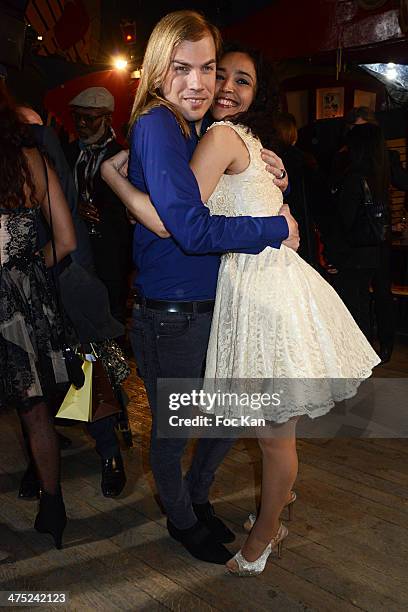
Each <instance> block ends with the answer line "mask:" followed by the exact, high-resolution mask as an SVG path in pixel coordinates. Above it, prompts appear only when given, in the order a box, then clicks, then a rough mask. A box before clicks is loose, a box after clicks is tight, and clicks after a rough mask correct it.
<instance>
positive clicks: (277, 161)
mask: <svg viewBox="0 0 408 612" xmlns="http://www.w3.org/2000/svg"><path fill="white" fill-rule="evenodd" d="M261 157H262V160H263V161H264V162H265V164H266V170H267V171H268V172H270V173H271V174H273V175H274V177H275V178H274V180H273V182H274V183H275V185H276V186H277V187H279V189H280V190H281V191H282V193H283V192H285V191H286V190H287V188H288V185H289V180H288V175H287V173H286V170H285V166H284V165H283V161H282V160H281V158H280V157H278V156H277V155H276V153H274V152H273V151H269V149H261ZM282 174H283V175H284V176H283V177H282Z"/></svg>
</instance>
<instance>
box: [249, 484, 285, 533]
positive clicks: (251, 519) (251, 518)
mask: <svg viewBox="0 0 408 612" xmlns="http://www.w3.org/2000/svg"><path fill="white" fill-rule="evenodd" d="M296 499H297V497H296V493H295V491H291V492H290V500H289V501H288V503H287V504H285V508H287V509H288V518H287V520H288V521H293V508H294V503H295V501H296ZM255 521H256V514H249V515H248V518H247V520H246V521H245V523H244V525H243V527H244V529H245V531H246V532H247V533H249V532H250V531H251V529H252V527H253V526H254V525H255Z"/></svg>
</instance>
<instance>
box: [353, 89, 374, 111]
mask: <svg viewBox="0 0 408 612" xmlns="http://www.w3.org/2000/svg"><path fill="white" fill-rule="evenodd" d="M376 98H377V94H376V93H374V92H373V91H363V90H362V89H355V90H354V104H353V106H354V107H355V108H356V107H357V106H367V107H368V108H369V109H370V111H373V112H374V111H375V103H376Z"/></svg>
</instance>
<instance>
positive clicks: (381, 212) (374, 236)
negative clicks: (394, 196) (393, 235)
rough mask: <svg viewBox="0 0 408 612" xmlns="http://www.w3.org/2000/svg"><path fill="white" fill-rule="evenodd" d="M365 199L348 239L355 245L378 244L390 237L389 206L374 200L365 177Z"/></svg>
mask: <svg viewBox="0 0 408 612" xmlns="http://www.w3.org/2000/svg"><path fill="white" fill-rule="evenodd" d="M362 187H363V192H364V199H363V201H362V202H361V203H360V205H359V207H358V209H357V214H356V218H355V220H354V223H353V227H352V228H351V231H350V233H349V235H348V236H347V241H348V242H349V244H351V246H354V247H370V246H378V245H380V244H381V243H382V242H385V241H386V240H387V238H388V235H389V231H390V225H389V213H388V206H387V205H386V204H384V203H382V202H378V203H377V202H374V200H373V197H372V195H371V191H370V188H369V186H368V183H367V181H366V179H365V178H363V179H362Z"/></svg>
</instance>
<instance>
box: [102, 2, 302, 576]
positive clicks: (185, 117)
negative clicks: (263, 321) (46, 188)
mask: <svg viewBox="0 0 408 612" xmlns="http://www.w3.org/2000/svg"><path fill="white" fill-rule="evenodd" d="M220 47H221V39H220V35H219V32H218V30H217V29H216V28H215V27H214V26H212V25H211V24H209V23H208V22H207V21H206V20H205V19H204V18H203V17H202V16H201V15H200V14H198V13H196V12H193V11H178V12H175V13H171V14H169V15H166V16H165V17H164V18H163V19H162V20H161V21H160V22H159V23H158V24H157V25H156V27H155V28H154V30H153V33H152V35H151V37H150V39H149V42H148V46H147V49H146V54H145V58H144V63H143V71H142V77H141V80H140V84H139V87H138V91H137V94H136V98H135V103H134V106H133V111H132V118H131V124H132V131H131V137H130V143H131V147H130V162H129V178H130V180H131V182H132V183H133V185H134V186H136V187H137V188H138V189H140V190H141V191H143V192H144V193H149V194H150V198H151V200H152V201H153V203H154V205H155V207H156V209H157V211H158V213H159V216H160V217H161V219H162V220H163V223H164V225H165V227H166V228H167V230H168V231H169V232H170V233H171V237H170V238H165V239H162V238H160V237H158V236H157V235H156V234H154V233H153V232H151V231H150V230H149V229H148V224H147V223H146V227H144V226H142V225H139V224H138V225H137V226H136V229H135V237H134V260H135V264H136V266H137V268H138V270H139V274H138V276H137V279H136V284H135V289H136V295H135V307H134V312H133V326H132V330H131V340H132V346H133V350H134V353H135V356H136V361H137V364H138V367H139V371H140V374H141V376H142V378H143V380H144V383H145V386H146V390H147V394H148V398H149V404H150V408H151V410H152V415H153V425H152V438H151V465H152V470H153V474H154V477H155V480H156V484H157V488H158V491H159V494H160V498H161V502H162V504H163V506H164V507H165V510H166V513H167V518H168V521H167V527H168V530H169V533H170V535H171V536H172V537H173V538H174V539H176V540H177V541H179V542H180V543H181V544H182V545H183V546H184V547H185V548H186V549H187V550H188V551H189V552H190V553H191V554H192V555H193V556H194V557H196V558H198V559H201V560H203V561H208V562H212V563H219V564H223V563H225V562H226V561H227V560H228V559H229V558H230V557H231V555H230V553H229V551H228V550H227V549H226V548H225V547H224V546H223V543H227V542H232V541H233V539H234V537H235V536H234V534H233V533H232V532H231V531H230V530H229V529H228V527H227V526H226V525H224V523H223V522H222V521H221V520H220V519H219V518H218V517H216V516H215V514H214V510H213V507H212V505H211V504H210V502H209V501H208V495H209V489H210V486H211V484H212V482H213V479H214V474H215V471H216V469H217V467H218V465H219V464H220V463H221V461H222V460H223V458H224V457H225V455H226V453H227V452H228V450H229V449H230V447H231V444H232V440H230V439H228V440H226V439H216V438H213V439H205V438H201V439H200V440H199V442H198V444H197V448H196V452H195V455H194V458H193V461H192V465H191V467H190V470H189V472H188V473H187V475H186V476H185V478H183V476H182V471H181V457H182V455H183V452H184V449H185V446H186V443H187V438H186V437H184V438H177V439H175V438H170V437H167V438H165V437H160V436H159V435H158V412H159V411H158V406H157V388H156V387H157V379H158V378H184V379H197V378H200V376H201V375H202V373H203V368H204V362H205V355H206V350H207V344H208V338H209V333H210V327H211V318H212V311H213V307H214V298H215V290H216V285H217V274H218V268H219V263H220V259H219V254H220V253H222V252H226V251H242V252H246V253H259V252H260V251H262V250H263V249H264V248H265V247H266V246H280V244H281V242H282V241H283V240H285V239H287V238H288V237H289V239H291V238H292V237H295V236H296V234H297V225H296V222H295V221H294V220H293V218H292V217H291V216H290V214H289V213H288V212H286V213H285V215H284V216H277V217H270V218H252V217H245V218H244V217H242V218H226V217H222V216H212V217H211V216H210V214H209V211H208V209H207V208H206V207H205V206H203V204H202V201H201V197H200V193H199V189H198V185H197V182H196V180H195V178H194V175H193V174H192V172H191V170H190V168H189V161H190V158H191V156H192V153H193V151H194V149H195V147H196V145H197V143H198V139H199V136H200V134H201V133H202V132H203V129H204V128H205V127H206V124H205V122H204V123H203V118H204V116H205V114H206V112H207V111H208V110H209V108H210V105H211V103H212V101H213V96H214V89H215V68H216V60H217V56H218V54H219V52H220ZM267 161H268V162H269V165H270V166H271V168H270V170H271V171H272V172H273V173H274V174H276V176H277V177H278V180H279V178H280V186H282V187H283V188H285V187H286V186H287V180H286V172H285V170H284V169H283V168H282V165H281V160H279V158H277V157H276V156H274V155H273V154H270V155H269V157H267ZM110 184H111V185H112V183H111V182H110ZM124 201H125V200H124ZM285 217H286V218H285ZM164 235H168V234H164Z"/></svg>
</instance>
